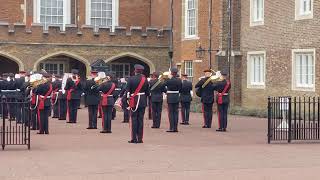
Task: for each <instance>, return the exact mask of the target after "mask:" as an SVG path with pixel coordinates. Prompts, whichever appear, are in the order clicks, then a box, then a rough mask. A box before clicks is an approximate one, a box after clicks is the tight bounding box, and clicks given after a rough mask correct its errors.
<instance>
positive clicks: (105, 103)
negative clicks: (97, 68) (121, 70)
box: [98, 75, 116, 133]
mask: <svg viewBox="0 0 320 180" xmlns="http://www.w3.org/2000/svg"><path fill="white" fill-rule="evenodd" d="M115 89H116V84H115V83H114V82H113V81H112V79H111V77H110V75H109V76H107V77H106V80H105V81H104V82H103V83H102V84H101V85H100V86H99V88H98V90H99V91H101V108H102V111H101V116H102V128H103V130H102V131H100V133H112V131H111V120H112V110H113V108H114V103H115V98H116V95H114V92H115Z"/></svg>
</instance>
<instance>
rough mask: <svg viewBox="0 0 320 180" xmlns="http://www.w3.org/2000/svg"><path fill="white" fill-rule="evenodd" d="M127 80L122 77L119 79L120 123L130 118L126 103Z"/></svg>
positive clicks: (126, 121)
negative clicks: (121, 111) (121, 118)
mask: <svg viewBox="0 0 320 180" xmlns="http://www.w3.org/2000/svg"><path fill="white" fill-rule="evenodd" d="M127 80H128V78H126V79H125V78H122V79H121V83H120V84H121V92H120V98H121V108H122V110H123V121H122V123H128V122H129V119H130V112H129V109H128V107H129V104H128V101H127V100H128V98H127V91H126V88H127Z"/></svg>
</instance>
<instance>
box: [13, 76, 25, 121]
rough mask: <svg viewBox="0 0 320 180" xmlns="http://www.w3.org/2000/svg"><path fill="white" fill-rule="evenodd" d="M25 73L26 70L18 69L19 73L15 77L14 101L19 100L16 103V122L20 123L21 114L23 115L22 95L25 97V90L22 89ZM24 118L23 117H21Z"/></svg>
mask: <svg viewBox="0 0 320 180" xmlns="http://www.w3.org/2000/svg"><path fill="white" fill-rule="evenodd" d="M25 75H26V72H25V71H20V72H19V74H17V77H16V79H15V81H16V83H15V86H16V90H17V92H16V101H17V102H19V103H17V104H16V118H17V123H22V122H23V120H22V115H23V112H22V110H23V104H22V102H23V101H24V97H25V91H24V90H22V88H23V85H24V83H25ZM23 119H24V118H23Z"/></svg>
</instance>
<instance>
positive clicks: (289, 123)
mask: <svg viewBox="0 0 320 180" xmlns="http://www.w3.org/2000/svg"><path fill="white" fill-rule="evenodd" d="M288 100H289V102H288V143H291V119H292V117H291V114H292V112H291V97H288Z"/></svg>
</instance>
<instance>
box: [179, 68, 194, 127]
mask: <svg viewBox="0 0 320 180" xmlns="http://www.w3.org/2000/svg"><path fill="white" fill-rule="evenodd" d="M181 78H182V88H181V90H180V103H181V117H182V123H180V124H182V125H189V114H190V104H191V101H192V95H191V93H192V82H191V81H189V80H188V75H187V74H181Z"/></svg>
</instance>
